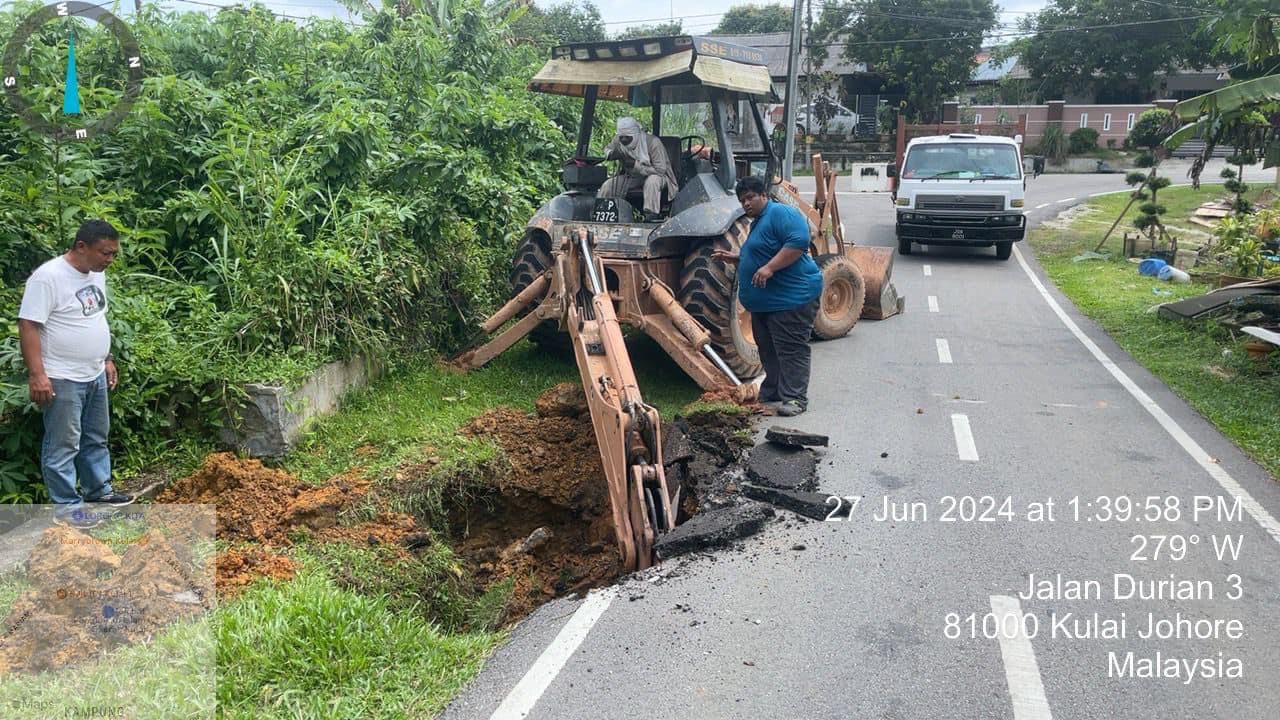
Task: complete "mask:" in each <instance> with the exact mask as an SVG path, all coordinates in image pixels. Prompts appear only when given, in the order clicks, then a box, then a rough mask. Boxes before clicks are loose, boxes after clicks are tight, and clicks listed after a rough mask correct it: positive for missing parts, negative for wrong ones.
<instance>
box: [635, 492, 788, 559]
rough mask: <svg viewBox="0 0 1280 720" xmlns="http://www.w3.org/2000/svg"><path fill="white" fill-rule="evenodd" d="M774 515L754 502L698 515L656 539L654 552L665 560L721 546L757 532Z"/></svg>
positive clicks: (770, 510) (771, 509) (766, 506)
mask: <svg viewBox="0 0 1280 720" xmlns="http://www.w3.org/2000/svg"><path fill="white" fill-rule="evenodd" d="M773 515H774V513H773V508H771V507H769V506H768V505H762V504H760V503H754V502H753V503H744V504H742V505H734V506H730V507H725V508H720V509H717V510H711V511H708V512H703V513H699V514H697V515H695V516H693V517H692V518H690V519H689V520H688V521H687V522H685V523H684V524H683V525H681V526H679V527H677V528H676V529H675V530H672V531H671V532H669V533H667V534H665V535H663V536H662V537H660V538H658V540H657V541H656V542H655V543H654V544H653V552H654V554H655V555H657V557H658V559H659V560H667V559H669V558H673V557H676V556H677V555H684V554H687V553H691V552H697V551H699V550H710V549H712V548H718V547H724V546H726V545H728V544H730V543H732V542H733V541H735V540H740V539H742V538H744V537H747V536H748V535H754V534H755V533H758V532H760V530H761V529H762V528H763V527H764V524H765V522H767V521H768V520H769V518H771V517H773Z"/></svg>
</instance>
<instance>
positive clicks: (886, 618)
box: [444, 175, 1280, 720]
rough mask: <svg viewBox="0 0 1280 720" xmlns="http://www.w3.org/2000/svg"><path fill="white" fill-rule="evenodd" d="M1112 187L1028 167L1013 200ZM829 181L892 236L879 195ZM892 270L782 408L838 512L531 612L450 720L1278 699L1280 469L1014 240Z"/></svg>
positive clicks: (986, 711) (1039, 204)
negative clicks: (1001, 252) (846, 500)
mask: <svg viewBox="0 0 1280 720" xmlns="http://www.w3.org/2000/svg"><path fill="white" fill-rule="evenodd" d="M810 187H811V186H810ZM1123 187H1124V184H1123V176H1119V175H1115V176H1098V175H1088V176H1062V175H1043V176H1041V177H1039V178H1036V179H1034V180H1031V181H1029V183H1028V201H1027V203H1028V211H1029V212H1030V219H1031V221H1032V222H1033V223H1034V222H1039V221H1042V220H1044V219H1045V218H1047V217H1050V216H1052V214H1054V213H1056V212H1058V211H1060V210H1061V209H1063V208H1065V207H1067V206H1069V205H1071V204H1073V203H1075V202H1079V201H1082V200H1083V199H1085V198H1086V197H1087V196H1088V195H1090V194H1092V193H1098V192H1105V191H1109V190H1115V189H1122V188H1123ZM841 203H842V210H843V215H844V221H845V225H846V228H847V231H848V232H849V233H850V234H851V235H852V236H853V238H854V239H855V240H856V241H857V242H859V243H863V244H873V245H883V246H895V242H894V238H893V214H892V208H891V206H890V204H889V200H888V198H887V196H884V195H860V196H855V195H842V196H841ZM894 282H895V283H896V285H897V287H898V290H899V292H900V293H901V294H902V295H904V296H905V297H906V299H907V300H906V302H907V312H906V313H905V314H904V315H902V316H899V317H896V318H893V319H890V320H887V321H883V322H879V323H874V322H864V323H860V324H859V325H858V326H857V327H856V328H855V330H854V332H853V333H852V334H851V335H850V336H849V337H847V338H844V339H841V340H838V341H833V342H826V343H819V344H816V345H815V346H814V368H813V383H812V390H811V397H812V400H811V406H810V410H809V412H808V413H806V414H805V415H803V416H801V417H799V418H796V419H795V420H794V421H792V422H790V423H789V424H791V425H794V426H796V427H799V428H801V429H805V430H812V431H817V432H822V433H827V434H829V435H830V436H831V442H832V444H831V447H830V448H829V449H828V450H827V451H826V452H825V454H824V455H823V459H822V464H821V486H822V491H823V492H825V493H830V494H832V495H839V496H849V497H853V498H858V506H857V509H856V510H854V511H853V512H852V513H851V514H850V515H849V516H848V517H847V519H844V520H842V521H839V522H826V523H818V522H812V523H806V522H795V521H792V522H788V523H776V524H774V525H773V526H772V527H771V528H770V529H769V530H767V531H766V532H765V533H763V534H761V535H759V536H756V537H754V538H751V539H749V540H747V541H746V542H745V543H744V545H743V547H742V548H741V549H739V550H731V551H724V552H721V553H718V554H716V555H713V556H709V557H699V558H695V559H692V560H685V561H677V562H673V563H668V564H667V566H663V567H660V568H659V569H658V572H656V573H652V572H651V573H650V574H648V575H645V576H642V577H639V578H633V579H630V580H628V581H626V582H624V583H622V584H620V585H619V586H618V587H617V588H615V589H613V590H611V591H606V592H602V593H596V594H593V595H592V596H591V597H590V598H588V599H586V600H585V601H583V600H561V601H557V602H555V603H552V604H549V605H547V606H544V607H543V608H541V609H540V610H539V611H538V612H536V613H535V614H534V615H533V616H532V617H530V618H529V619H528V620H526V621H525V622H523V623H522V624H521V625H519V626H518V627H517V628H516V629H515V631H514V632H513V635H512V638H511V641H510V642H509V643H508V644H507V645H506V646H504V647H503V648H502V649H500V650H499V651H498V652H497V653H496V654H495V655H494V656H493V657H492V658H491V659H490V660H489V661H488V663H487V665H486V667H485V669H484V670H483V671H482V672H481V673H480V675H479V676H478V677H477V678H476V680H475V681H474V682H473V683H472V684H471V686H470V687H469V689H468V690H466V691H465V692H464V693H463V694H462V695H461V696H460V697H459V698H458V699H457V700H456V701H455V702H454V704H453V705H452V706H450V708H449V709H448V710H447V711H446V712H445V713H444V717H445V718H450V719H461V718H468V719H470V718H490V717H497V718H516V717H530V718H591V717H607V718H644V719H645V720H654V719H657V718H672V719H679V720H691V719H695V718H696V719H711V718H885V719H889V718H893V719H899V718H1015V719H1016V720H1040V719H1043V718H1059V719H1060V720H1066V719H1069V718H1231V719H1232V720H1254V719H1257V720H1262V719H1264V718H1265V719H1271V718H1276V717H1280V642H1278V641H1280V572H1278V571H1280V523H1277V522H1276V518H1277V517H1280V485H1277V483H1276V482H1275V480H1274V479H1273V478H1271V477H1270V476H1269V475H1268V474H1267V473H1266V472H1265V471H1264V470H1262V469H1261V468H1260V467H1258V466H1257V465H1256V464H1255V463H1253V462H1252V461H1250V460H1249V459H1248V458H1247V457H1246V456H1245V455H1244V454H1243V453H1241V452H1240V451H1239V450H1238V449H1236V448H1235V447H1234V446H1233V445H1232V444H1231V443H1230V442H1229V441H1228V440H1226V439H1225V438H1224V437H1223V436H1222V435H1221V434H1220V433H1218V432H1217V431H1216V430H1215V429H1213V427H1212V426H1211V425H1210V424H1209V423H1208V422H1206V421H1205V420H1203V419H1202V418H1201V417H1200V416H1199V415H1198V414H1196V413H1195V412H1194V411H1192V410H1191V409H1189V408H1188V407H1187V406H1186V405H1185V404H1184V403H1183V402H1182V401H1180V400H1179V399H1178V398H1177V397H1175V396H1174V395H1173V394H1172V393H1171V392H1170V391H1169V390H1168V389H1167V388H1166V387H1165V386H1164V385H1163V384H1162V383H1161V382H1159V381H1158V380H1156V379H1155V378H1153V377H1152V376H1151V375H1150V374H1149V373H1147V372H1146V371H1144V370H1143V369H1141V368H1140V367H1138V366H1137V365H1136V364H1135V363H1134V362H1133V361H1132V360H1131V359H1130V358H1129V356H1128V355H1127V354H1125V353H1124V352H1123V351H1121V350H1120V349H1119V348H1118V347H1116V346H1115V344H1114V343H1112V342H1111V341H1110V340H1109V339H1108V338H1107V337H1106V336H1105V335H1104V334H1103V333H1102V332H1101V331H1099V330H1098V328H1097V327H1096V326H1095V325H1094V324H1093V323H1091V322H1089V321H1088V320H1086V319H1084V318H1083V317H1082V316H1081V315H1080V314H1079V313H1078V312H1077V311H1076V310H1075V308H1074V307H1073V306H1072V305H1071V304H1070V303H1069V302H1068V301H1066V300H1065V299H1064V298H1063V297H1062V295H1061V294H1060V293H1058V292H1057V290H1056V289H1054V288H1053V287H1052V285H1051V284H1050V283H1049V282H1048V281H1047V280H1046V279H1045V278H1044V276H1043V274H1042V273H1041V271H1040V269H1039V267H1038V265H1037V264H1036V263H1035V261H1034V259H1033V258H1032V254H1031V252H1030V251H1029V249H1028V248H1027V247H1026V246H1025V245H1020V246H1019V248H1018V252H1017V254H1015V256H1014V258H1013V259H1011V260H1009V261H1008V262H999V261H997V260H995V259H994V258H993V257H992V251H991V250H990V249H977V250H973V249H953V250H941V249H940V250H936V251H933V252H929V253H919V252H917V254H915V255H912V256H910V257H898V258H897V264H896V271H895V275H894ZM1073 499H1074V502H1073ZM1051 500H1052V502H1053V505H1052V510H1050V509H1049V501H1051ZM1237 500H1239V501H1240V502H1239V503H1237ZM885 503H888V504H889V506H890V508H891V510H890V511H889V513H890V517H889V519H885V520H877V519H876V517H877V515H878V514H880V513H881V511H882V510H883V508H884V506H885ZM845 507H846V508H847V507H848V506H847V505H846V506H845ZM895 512H896V513H897V515H896V517H897V519H894V517H895V516H894V515H893V513H895ZM1050 513H1052V519H1050V517H1049V514H1050ZM984 516H985V517H986V518H987V519H989V520H991V521H990V522H985V521H982V520H981V519H979V518H982V517H984ZM903 518H907V519H903ZM1161 536H1164V537H1163V539H1161ZM1174 537H1176V538H1178V539H1176V540H1171V539H1170V538H1174ZM1135 538H1138V539H1135ZM1226 543H1237V545H1235V546H1234V547H1236V548H1237V549H1238V553H1237V554H1235V555H1234V556H1233V551H1232V547H1228V546H1227V545H1226ZM799 546H803V548H804V549H803V550H798V549H793V548H797V547H799ZM1219 554H1221V555H1222V557H1221V559H1220V558H1219ZM1144 558H1145V559H1144ZM1033 578H1034V579H1036V580H1041V581H1044V582H1043V583H1041V584H1038V585H1036V586H1035V587H1036V590H1037V591H1036V592H1032V591H1031V586H1032V579H1033ZM1143 594H1146V595H1150V596H1153V597H1152V598H1150V599H1143V598H1141V597H1140V596H1141V595H1143ZM677 606H679V607H677ZM1152 622H1155V623H1156V625H1157V630H1158V631H1159V632H1160V633H1167V632H1176V633H1178V634H1180V635H1182V636H1183V637H1157V638H1150V639H1143V637H1142V636H1143V635H1145V634H1146V633H1147V632H1148V624H1149V623H1152ZM1188 633H1189V634H1192V635H1193V636H1194V637H1185V635H1187V634H1188ZM1130 653H1132V655H1130ZM1224 675H1225V677H1224Z"/></svg>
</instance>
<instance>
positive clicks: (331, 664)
mask: <svg viewBox="0 0 1280 720" xmlns="http://www.w3.org/2000/svg"><path fill="white" fill-rule="evenodd" d="M218 616H219V618H218V619H219V622H218V627H217V641H218V671H219V672H218V713H219V717H221V718H227V719H231V718H245V719H252V720H260V719H266V718H272V719H273V718H332V719H334V720H336V719H339V718H352V719H355V718H359V719H361V720H365V719H367V718H404V717H429V716H431V715H434V714H435V713H437V712H439V711H440V710H441V709H443V707H444V705H445V704H446V703H447V702H448V701H449V699H450V698H451V697H453V695H454V694H455V693H456V692H457V691H458V690H459V689H460V688H461V687H462V685H463V684H464V683H465V682H466V681H467V680H468V679H469V678H470V677H471V676H472V675H473V674H475V672H476V671H477V670H478V669H479V667H480V663H481V661H482V660H483V658H484V657H485V655H486V654H487V653H488V652H489V651H490V650H492V648H493V647H494V646H495V645H496V644H497V643H498V642H499V641H500V640H501V638H502V636H501V635H498V634H494V633H488V632H472V633H466V634H455V635H445V634H443V633H441V632H440V630H439V629H438V628H436V627H435V626H433V625H432V624H431V623H429V622H427V621H426V620H423V619H422V618H421V617H420V616H418V615H416V614H414V613H412V612H407V611H397V610H393V609H392V608H391V607H390V606H389V604H388V601H387V600H386V599H384V598H381V597H369V596H366V595H361V594H357V593H354V592H350V591H347V590H342V589H340V588H339V587H337V586H336V585H335V584H334V583H333V582H332V581H330V580H329V578H327V577H325V575H324V574H323V573H321V572H318V571H315V570H310V569H304V571H303V572H302V573H300V574H299V576H298V577H297V578H296V579H294V580H293V581H291V582H288V583H283V584H278V585H277V584H270V583H258V584H257V585H255V586H254V587H252V588H250V589H249V590H248V591H246V592H245V593H244V594H243V595H242V596H240V597H239V598H237V599H236V601H235V602H233V603H229V604H226V605H224V606H223V607H222V608H220V609H219V610H218Z"/></svg>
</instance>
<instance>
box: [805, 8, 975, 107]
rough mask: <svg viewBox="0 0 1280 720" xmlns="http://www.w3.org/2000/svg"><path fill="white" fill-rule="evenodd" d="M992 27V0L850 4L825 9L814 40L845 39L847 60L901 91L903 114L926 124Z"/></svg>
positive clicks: (963, 74)
mask: <svg viewBox="0 0 1280 720" xmlns="http://www.w3.org/2000/svg"><path fill="white" fill-rule="evenodd" d="M995 26H996V6H995V3H994V2H992V0H854V2H851V3H847V4H842V5H828V6H826V8H825V10H824V11H823V13H822V18H821V20H820V21H819V23H818V26H817V27H816V28H815V31H814V42H815V43H823V42H829V41H830V40H829V39H830V38H835V37H843V38H844V45H845V47H844V54H845V57H847V58H848V59H850V60H851V61H859V62H866V63H867V64H868V65H869V66H870V67H871V68H873V69H874V70H875V72H877V73H879V74H880V75H881V76H882V77H884V79H885V84H886V85H899V86H901V87H903V88H905V89H906V100H905V109H906V114H907V116H908V117H909V118H911V119H913V120H925V121H930V120H936V119H938V118H939V117H940V115H941V105H942V100H943V99H944V98H946V97H947V96H949V95H951V94H953V93H954V92H955V89H956V88H958V87H961V86H962V85H963V84H964V82H965V81H966V80H968V79H969V74H970V73H971V72H972V71H973V58H974V55H976V54H977V52H978V50H979V49H981V48H982V39H983V37H984V36H986V35H987V34H989V33H990V31H991V30H992V28H994V27H995Z"/></svg>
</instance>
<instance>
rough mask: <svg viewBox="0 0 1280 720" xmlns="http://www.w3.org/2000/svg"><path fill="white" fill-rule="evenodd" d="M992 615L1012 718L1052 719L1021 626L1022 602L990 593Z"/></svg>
mask: <svg viewBox="0 0 1280 720" xmlns="http://www.w3.org/2000/svg"><path fill="white" fill-rule="evenodd" d="M991 614H992V615H994V616H995V618H996V627H997V628H999V630H998V632H997V636H998V637H999V638H1000V657H1002V658H1003V659H1004V677H1005V680H1006V681H1007V682H1008V683H1009V697H1010V699H1012V700H1013V718H1014V720H1053V713H1051V712H1049V700H1048V698H1046V697H1045V696H1044V683H1043V682H1042V681H1041V680H1040V665H1039V663H1037V662H1036V651H1035V649H1034V648H1032V647H1031V639H1030V638H1028V637H1027V633H1026V631H1025V630H1024V628H1023V626H1022V605H1021V604H1020V603H1019V602H1018V599H1017V598H1015V597H1010V596H1009V595H992V596H991Z"/></svg>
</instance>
